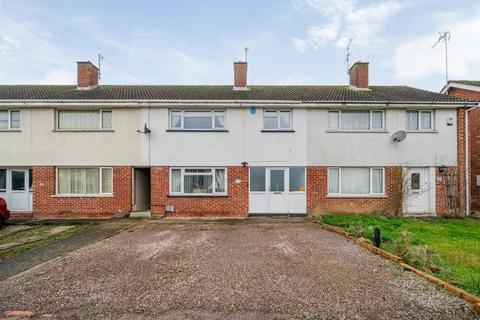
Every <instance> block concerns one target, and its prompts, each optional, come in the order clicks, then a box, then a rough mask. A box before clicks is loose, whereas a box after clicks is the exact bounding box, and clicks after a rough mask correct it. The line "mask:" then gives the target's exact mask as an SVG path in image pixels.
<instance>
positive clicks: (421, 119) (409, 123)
mask: <svg viewBox="0 0 480 320" xmlns="http://www.w3.org/2000/svg"><path fill="white" fill-rule="evenodd" d="M406 129H407V130H433V111H417V110H407V112H406Z"/></svg>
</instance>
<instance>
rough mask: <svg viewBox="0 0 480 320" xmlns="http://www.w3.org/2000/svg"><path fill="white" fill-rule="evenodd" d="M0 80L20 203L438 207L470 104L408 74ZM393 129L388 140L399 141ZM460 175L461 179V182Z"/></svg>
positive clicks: (207, 211)
mask: <svg viewBox="0 0 480 320" xmlns="http://www.w3.org/2000/svg"><path fill="white" fill-rule="evenodd" d="M77 71H78V79H77V85H47V86H40V85H4V86H0V197H3V198H5V199H6V200H7V202H8V205H9V207H10V209H11V210H12V211H14V212H15V213H17V214H22V213H23V214H33V215H34V216H36V217H78V216H89V217H90V216H92V217H111V216H123V215H127V214H129V213H131V212H134V211H148V212H151V214H152V215H154V216H166V217H181V216H202V217H203V216H208V217H239V218H242V217H247V216H248V215H254V214H311V213H315V212H358V213H361V212H382V211H402V212H403V213H405V214H433V215H435V214H443V213H445V212H446V210H447V206H448V201H450V200H451V199H450V200H449V199H448V192H445V189H449V188H453V187H452V186H447V184H446V180H447V179H446V176H445V173H446V172H451V171H452V170H453V171H457V172H462V170H463V166H464V163H465V162H464V161H465V159H464V156H465V155H464V150H465V149H464V129H465V127H464V116H465V110H466V109H467V108H470V107H472V106H473V105H475V104H473V103H470V102H466V101H464V100H461V99H458V98H455V97H451V96H448V95H443V94H438V93H433V92H428V91H424V90H420V89H415V88H410V87H405V86H371V85H369V77H368V63H362V62H357V63H355V64H354V65H353V66H352V67H351V69H350V85H347V86H345V85H342V86H317V85H312V86H284V85H276V86H275V85H271V86H268V85H265V86H263V85H262V86H259V85H255V86H249V85H247V63H246V62H236V63H234V83H233V85H219V86H215V85H192V86H175V85H148V86H147V85H141V86H140V85H139V86H135V85H132V86H126V85H114V86H107V85H99V83H98V69H97V68H96V67H95V66H94V65H93V64H91V63H90V62H78V63H77ZM392 137H393V139H392ZM461 177H462V175H458V179H457V180H458V181H457V182H455V183H456V184H457V185H456V186H455V188H459V190H460V191H461V189H462V188H464V180H462V178H461Z"/></svg>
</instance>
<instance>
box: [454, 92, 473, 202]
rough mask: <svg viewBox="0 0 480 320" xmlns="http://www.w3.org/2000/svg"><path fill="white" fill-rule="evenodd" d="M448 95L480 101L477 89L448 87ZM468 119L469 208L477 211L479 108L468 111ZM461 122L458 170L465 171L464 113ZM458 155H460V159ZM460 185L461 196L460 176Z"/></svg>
mask: <svg viewBox="0 0 480 320" xmlns="http://www.w3.org/2000/svg"><path fill="white" fill-rule="evenodd" d="M447 94H448V95H450V96H454V97H457V98H462V99H469V100H474V101H480V92H478V91H470V90H465V89H460V88H450V89H449V90H448V93H447ZM461 110H462V112H463V113H465V108H462V109H461ZM468 117H469V121H468V126H469V133H468V139H469V152H470V155H469V158H470V159H469V165H470V179H469V180H470V188H469V189H470V200H471V201H470V206H471V210H473V211H479V210H480V188H479V187H477V185H476V184H477V181H476V180H477V178H476V177H477V175H480V110H479V109H476V110H473V111H471V112H470V113H469V115H468ZM461 120H462V124H459V126H458V128H459V132H458V135H459V137H458V138H459V143H460V138H461V143H462V145H461V146H460V144H459V158H458V159H459V167H460V172H465V171H464V170H465V165H464V159H465V140H464V137H465V125H464V123H465V118H464V115H463V116H462V119H461ZM460 156H461V157H462V160H461V161H460ZM461 183H462V184H463V185H462V188H461V190H462V194H463V197H465V187H464V186H465V177H462V179H461Z"/></svg>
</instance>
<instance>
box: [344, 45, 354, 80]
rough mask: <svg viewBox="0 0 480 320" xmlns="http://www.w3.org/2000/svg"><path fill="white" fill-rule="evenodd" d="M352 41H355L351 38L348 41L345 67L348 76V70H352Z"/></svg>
mask: <svg viewBox="0 0 480 320" xmlns="http://www.w3.org/2000/svg"><path fill="white" fill-rule="evenodd" d="M352 41H353V39H352V38H350V39H348V45H347V48H346V49H345V65H346V66H347V74H348V70H349V69H350V55H351V53H350V48H351V45H352Z"/></svg>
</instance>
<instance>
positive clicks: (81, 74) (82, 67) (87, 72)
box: [77, 61, 98, 90]
mask: <svg viewBox="0 0 480 320" xmlns="http://www.w3.org/2000/svg"><path fill="white" fill-rule="evenodd" d="M97 85H98V68H97V67H96V66H95V65H94V64H93V63H91V62H90V61H79V62H77V89H83V90H85V89H92V88H94V87H95V86H97Z"/></svg>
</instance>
